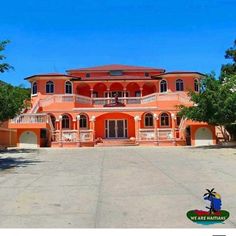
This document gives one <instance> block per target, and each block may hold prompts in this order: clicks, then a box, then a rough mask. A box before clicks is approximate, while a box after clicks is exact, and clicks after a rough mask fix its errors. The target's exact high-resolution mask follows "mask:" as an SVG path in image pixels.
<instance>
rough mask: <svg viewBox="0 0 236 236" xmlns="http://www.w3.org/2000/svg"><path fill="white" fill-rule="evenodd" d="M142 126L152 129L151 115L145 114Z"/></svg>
mask: <svg viewBox="0 0 236 236" xmlns="http://www.w3.org/2000/svg"><path fill="white" fill-rule="evenodd" d="M144 126H145V127H153V115H152V114H151V113H147V114H146V115H145V118H144Z"/></svg>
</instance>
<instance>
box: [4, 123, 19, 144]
mask: <svg viewBox="0 0 236 236" xmlns="http://www.w3.org/2000/svg"><path fill="white" fill-rule="evenodd" d="M16 139H17V133H16V130H14V129H10V128H9V123H8V122H4V123H1V124H0V146H6V147H15V146H16Z"/></svg>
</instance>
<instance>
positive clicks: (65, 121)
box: [62, 115, 70, 129]
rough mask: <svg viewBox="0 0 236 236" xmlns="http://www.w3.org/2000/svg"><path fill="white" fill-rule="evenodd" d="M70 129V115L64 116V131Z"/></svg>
mask: <svg viewBox="0 0 236 236" xmlns="http://www.w3.org/2000/svg"><path fill="white" fill-rule="evenodd" d="M69 128H70V118H69V116H68V115H63V116H62V129H69Z"/></svg>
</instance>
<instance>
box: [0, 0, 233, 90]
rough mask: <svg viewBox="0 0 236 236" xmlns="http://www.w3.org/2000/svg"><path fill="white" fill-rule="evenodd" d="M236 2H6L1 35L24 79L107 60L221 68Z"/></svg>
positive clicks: (14, 74)
mask: <svg viewBox="0 0 236 236" xmlns="http://www.w3.org/2000/svg"><path fill="white" fill-rule="evenodd" d="M235 12H236V0H199V1H197V0H189V1H188V0H179V1H168V0H166V1H159V0H109V1H108V0H93V1H92V0H67V1H61V0H41V1H34V0H24V1H20V0H19V1H16V0H9V1H1V12H0V40H3V39H10V40H11V44H10V45H9V46H8V47H7V50H6V51H5V55H6V56H7V61H8V62H9V63H11V64H12V65H13V66H14V67H15V71H11V72H8V73H4V74H0V80H4V81H7V82H9V83H12V84H14V85H17V84H24V85H25V86H28V83H27V82H26V81H24V80H23V79H24V77H26V76H29V75H33V74H40V73H46V72H62V73H64V71H65V70H66V69H71V68H80V67H87V66H88V67H89V66H94V65H104V64H127V65H141V66H152V67H157V68H165V69H166V70H167V71H172V70H187V71H199V72H203V73H206V72H210V71H215V72H216V73H217V74H218V73H219V70H220V66H221V64H222V63H225V62H226V60H225V59H224V52H225V50H226V49H227V48H228V47H230V46H232V44H233V41H234V39H236V14H235Z"/></svg>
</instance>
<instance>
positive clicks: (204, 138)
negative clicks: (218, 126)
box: [195, 127, 213, 146]
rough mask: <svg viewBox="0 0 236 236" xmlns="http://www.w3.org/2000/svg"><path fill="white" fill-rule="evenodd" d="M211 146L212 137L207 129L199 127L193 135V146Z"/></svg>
mask: <svg viewBox="0 0 236 236" xmlns="http://www.w3.org/2000/svg"><path fill="white" fill-rule="evenodd" d="M208 145H213V135H212V131H211V130H210V129H209V128H206V127H201V128H198V129H197V130H196V133H195V146H208Z"/></svg>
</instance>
